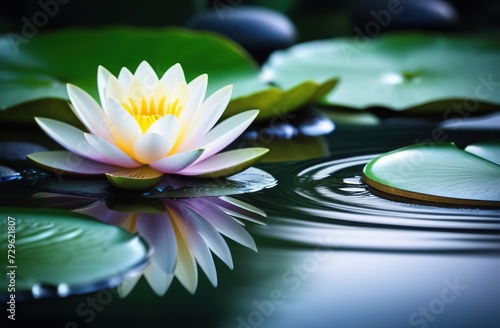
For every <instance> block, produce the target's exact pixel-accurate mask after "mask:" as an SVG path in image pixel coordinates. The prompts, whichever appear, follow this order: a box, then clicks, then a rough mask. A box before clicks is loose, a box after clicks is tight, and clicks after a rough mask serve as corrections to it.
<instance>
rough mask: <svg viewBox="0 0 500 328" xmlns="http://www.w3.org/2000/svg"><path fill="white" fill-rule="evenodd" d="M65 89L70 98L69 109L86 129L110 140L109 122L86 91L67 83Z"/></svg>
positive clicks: (111, 136) (111, 137)
mask: <svg viewBox="0 0 500 328" xmlns="http://www.w3.org/2000/svg"><path fill="white" fill-rule="evenodd" d="M66 89H67V91H68V96H69V99H70V100H71V104H72V106H71V109H72V110H73V112H74V113H75V115H76V117H78V119H79V120H80V121H81V122H82V123H83V125H85V127H86V128H87V130H88V131H89V132H90V133H93V134H95V135H97V136H99V137H101V138H103V139H105V140H107V141H111V140H112V139H113V134H112V131H111V122H110V121H109V119H108V118H107V116H106V114H105V113H104V111H103V110H102V108H101V106H99V104H98V103H97V102H96V101H95V100H94V98H92V97H91V96H90V95H89V94H88V93H86V92H85V91H83V90H82V89H80V88H79V87H77V86H74V85H72V84H68V85H67V88H66Z"/></svg>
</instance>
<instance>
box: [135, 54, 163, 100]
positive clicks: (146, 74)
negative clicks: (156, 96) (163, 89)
mask: <svg viewBox="0 0 500 328" xmlns="http://www.w3.org/2000/svg"><path fill="white" fill-rule="evenodd" d="M134 75H135V77H136V78H137V79H138V80H139V81H140V82H141V83H142V85H143V86H144V87H145V88H146V90H147V92H148V94H151V92H152V91H153V89H154V88H155V86H156V84H158V82H159V80H158V76H157V75H156V73H155V71H154V69H153V68H152V67H151V65H149V63H148V62H147V61H145V60H143V61H142V62H141V63H140V64H139V66H138V67H137V69H136V71H135V74H134Z"/></svg>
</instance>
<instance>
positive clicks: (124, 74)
mask: <svg viewBox="0 0 500 328" xmlns="http://www.w3.org/2000/svg"><path fill="white" fill-rule="evenodd" d="M133 77H134V75H133V74H132V72H130V71H129V70H128V68H126V67H123V68H122V69H121V70H120V74H118V82H120V85H121V86H122V88H123V90H128V89H129V86H130V82H131V81H132V78H133Z"/></svg>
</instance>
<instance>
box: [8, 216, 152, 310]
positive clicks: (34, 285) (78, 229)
mask: <svg viewBox="0 0 500 328" xmlns="http://www.w3.org/2000/svg"><path fill="white" fill-rule="evenodd" d="M1 213H2V215H3V217H2V221H1V223H0V225H1V228H2V231H4V232H5V233H2V235H1V237H0V246H1V248H0V256H2V258H3V259H9V260H12V262H10V263H8V264H7V265H2V267H1V268H0V273H1V278H0V282H1V283H2V285H3V286H7V285H8V284H9V280H10V277H9V275H8V274H7V273H8V272H11V271H12V270H13V271H14V272H15V292H16V294H15V295H16V301H19V300H22V299H29V298H42V297H51V296H61V297H64V296H67V295H70V294H80V293H88V292H92V291H96V290H99V289H103V288H108V287H114V286H116V285H118V284H119V283H120V282H121V281H123V280H124V279H125V278H127V277H130V276H133V275H136V274H139V273H140V272H141V270H142V269H144V268H145V266H146V265H147V263H148V256H149V252H150V250H149V249H148V246H147V245H146V244H145V242H144V241H143V240H142V239H141V238H140V237H139V236H137V235H134V234H131V233H129V232H127V231H126V230H124V229H120V228H117V227H115V226H110V225H107V224H104V223H102V222H100V221H98V220H95V219H93V218H90V217H88V216H86V215H82V214H78V213H73V212H68V211H64V210H54V209H25V208H17V207H2V208H1ZM11 218H12V219H11ZM9 227H15V237H14V236H13V235H12V234H11V235H8V234H7V231H13V229H14V228H9ZM14 241H15V243H14ZM11 244H12V245H14V246H15V252H9V249H14V248H12V247H10V246H9V245H11ZM9 247H10V248H9ZM8 255H11V256H10V257H8ZM10 266H12V267H10ZM9 297H10V294H9V293H7V290H6V288H3V289H2V294H0V299H2V301H5V300H6V299H8V298H9Z"/></svg>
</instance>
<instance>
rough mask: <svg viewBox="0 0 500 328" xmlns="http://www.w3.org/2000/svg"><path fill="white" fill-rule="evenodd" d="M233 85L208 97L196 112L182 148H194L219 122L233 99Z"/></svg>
mask: <svg viewBox="0 0 500 328" xmlns="http://www.w3.org/2000/svg"><path fill="white" fill-rule="evenodd" d="M232 90H233V86H232V85H228V86H225V87H223V88H221V89H219V90H217V91H216V92H214V93H213V94H212V95H211V96H210V97H208V98H207V100H205V101H204V102H203V104H201V106H200V107H199V108H198V110H197V111H196V113H195V114H194V118H193V122H192V123H191V124H190V125H189V132H188V134H186V136H185V140H183V142H182V146H181V148H180V149H181V150H184V149H189V148H193V147H194V145H195V144H196V143H197V142H198V141H199V140H200V139H201V138H203V137H204V136H205V134H207V132H208V131H210V130H211V129H212V127H213V126H214V125H215V123H217V121H218V120H219V119H220V117H221V116H222V113H224V111H225V110H226V107H227V105H228V104H229V100H230V99H231V92H232Z"/></svg>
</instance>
